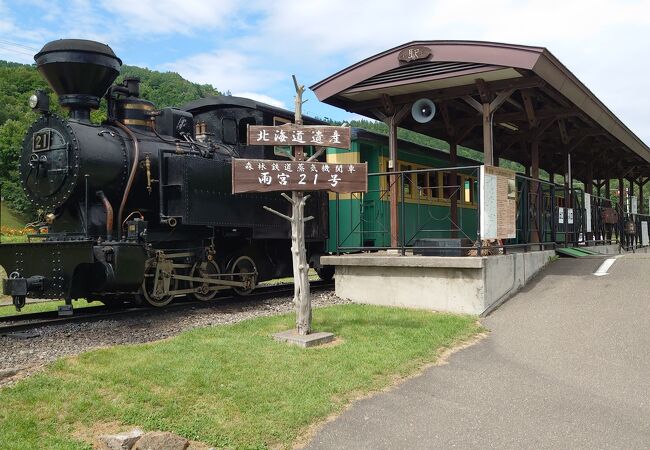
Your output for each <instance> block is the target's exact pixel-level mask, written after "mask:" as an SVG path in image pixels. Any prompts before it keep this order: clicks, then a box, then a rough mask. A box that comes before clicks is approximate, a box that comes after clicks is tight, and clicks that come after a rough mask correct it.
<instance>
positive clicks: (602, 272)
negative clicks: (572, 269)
mask: <svg viewBox="0 0 650 450" xmlns="http://www.w3.org/2000/svg"><path fill="white" fill-rule="evenodd" d="M615 261H616V258H607V259H606V260H605V261H603V263H602V264H601V265H600V267H599V268H598V270H596V271H595V272H594V275H596V276H597V277H602V276H605V275H609V274H608V273H607V271H608V270H609V268H610V267H612V264H614V262H615Z"/></svg>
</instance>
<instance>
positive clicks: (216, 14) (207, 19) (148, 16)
mask: <svg viewBox="0 0 650 450" xmlns="http://www.w3.org/2000/svg"><path fill="white" fill-rule="evenodd" d="M102 5H103V6H104V8H105V9H106V10H107V11H111V12H112V13H114V14H117V15H118V16H119V18H120V20H119V21H118V23H122V24H124V25H126V26H127V27H129V28H130V29H131V31H132V32H135V33H137V34H165V35H171V34H184V35H189V34H197V33H205V32H206V31H209V30H212V29H214V28H218V27H221V26H224V25H227V23H228V20H229V18H230V17H231V15H232V14H233V13H234V12H235V11H236V10H237V8H238V7H241V6H242V4H241V3H238V2H237V1H235V0H220V1H219V2H217V3H215V2H209V1H207V2H206V1H205V0H183V1H182V2H179V1H177V0H137V1H117V2H116V1H112V0H103V1H102Z"/></svg>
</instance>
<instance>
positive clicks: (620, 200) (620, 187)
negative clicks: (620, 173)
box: [618, 177, 625, 211]
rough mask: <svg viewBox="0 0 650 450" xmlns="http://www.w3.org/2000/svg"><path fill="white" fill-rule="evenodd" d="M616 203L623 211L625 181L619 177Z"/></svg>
mask: <svg viewBox="0 0 650 450" xmlns="http://www.w3.org/2000/svg"><path fill="white" fill-rule="evenodd" d="M618 204H619V206H620V207H621V210H622V211H625V183H623V178H621V177H619V178H618Z"/></svg>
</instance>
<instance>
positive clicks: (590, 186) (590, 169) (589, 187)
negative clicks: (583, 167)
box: [585, 161, 594, 245]
mask: <svg viewBox="0 0 650 450" xmlns="http://www.w3.org/2000/svg"><path fill="white" fill-rule="evenodd" d="M585 193H587V194H589V201H591V196H592V195H593V193H594V163H593V161H589V163H587V180H586V181H585ZM585 207H586V205H585ZM590 210H591V208H590ZM586 236H587V245H589V241H592V240H593V239H594V233H593V232H587V234H586Z"/></svg>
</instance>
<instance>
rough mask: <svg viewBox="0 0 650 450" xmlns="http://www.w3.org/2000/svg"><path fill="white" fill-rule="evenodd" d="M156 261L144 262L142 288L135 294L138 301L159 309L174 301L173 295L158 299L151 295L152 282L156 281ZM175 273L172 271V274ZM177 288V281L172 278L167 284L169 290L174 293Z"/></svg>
mask: <svg viewBox="0 0 650 450" xmlns="http://www.w3.org/2000/svg"><path fill="white" fill-rule="evenodd" d="M155 262H156V259H155V258H152V259H149V260H147V261H146V262H145V264H144V280H142V287H140V292H139V293H138V294H137V295H138V297H139V298H140V300H144V302H146V303H147V304H149V305H151V306H154V307H156V308H160V307H163V306H166V305H168V304H169V303H170V302H171V301H172V300H174V296H173V295H165V296H163V297H160V298H156V297H154V295H153V289H154V280H155V279H156V265H155ZM175 272H176V271H175V270H173V269H172V273H175ZM177 288H178V280H176V279H174V278H172V279H171V280H170V282H169V289H170V290H172V291H175V290H176V289H177Z"/></svg>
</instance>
